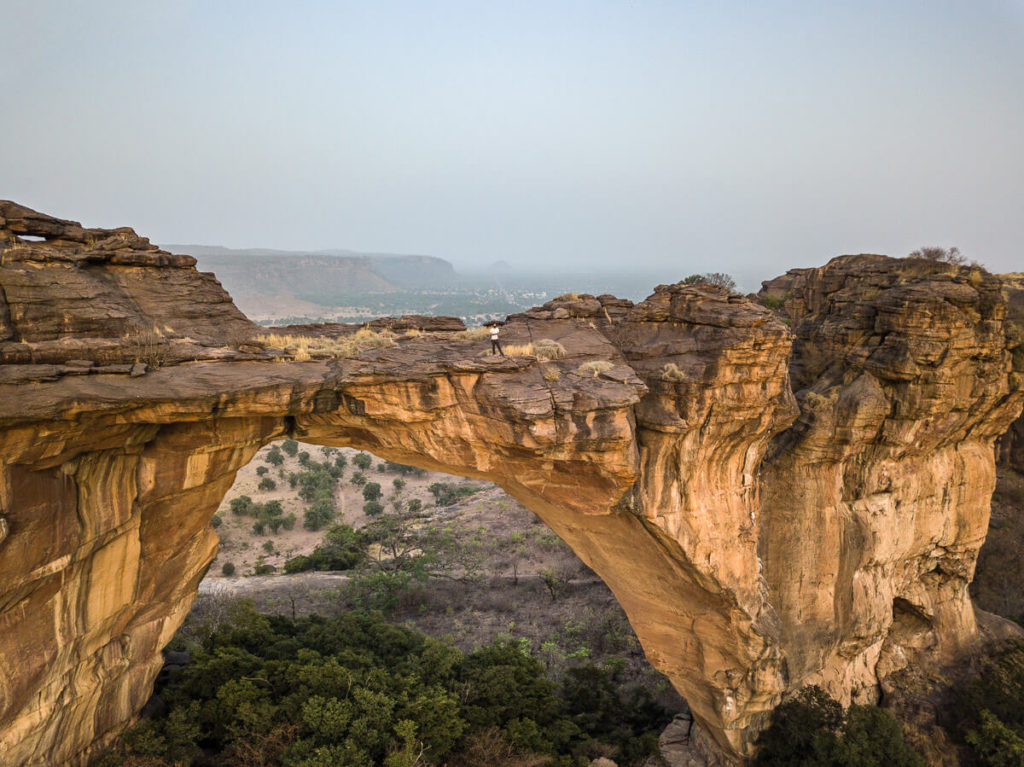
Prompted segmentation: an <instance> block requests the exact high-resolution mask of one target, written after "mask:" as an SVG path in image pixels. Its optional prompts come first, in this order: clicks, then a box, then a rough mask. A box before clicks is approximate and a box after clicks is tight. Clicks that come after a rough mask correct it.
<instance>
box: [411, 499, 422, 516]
mask: <svg viewBox="0 0 1024 767" xmlns="http://www.w3.org/2000/svg"><path fill="white" fill-rule="evenodd" d="M407 508H408V509H409V511H411V512H412V513H413V514H415V513H416V512H417V511H420V510H421V509H422V508H423V501H421V500H420V499H419V498H413V499H412V500H410V501H409V505H408V507H407Z"/></svg>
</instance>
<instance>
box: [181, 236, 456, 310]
mask: <svg viewBox="0 0 1024 767" xmlns="http://www.w3.org/2000/svg"><path fill="white" fill-rule="evenodd" d="M168 248H169V249H171V250H174V251H175V252H178V253H187V254H189V255H191V256H194V257H195V258H196V259H197V260H198V263H197V266H198V267H199V268H201V269H209V270H211V271H213V272H215V273H216V274H217V277H218V279H220V281H221V282H222V283H223V284H224V287H225V288H226V289H227V290H228V291H229V292H230V293H231V295H232V296H234V297H235V298H236V299H240V298H245V299H249V298H255V297H259V296H277V295H293V296H297V297H301V298H303V299H305V300H307V301H313V302H326V303H328V304H332V303H336V302H337V301H339V300H343V298H344V297H345V296H354V295H357V294H365V293H388V292H392V291H396V290H426V289H438V288H444V287H450V286H451V284H452V283H453V281H454V280H455V279H456V274H455V269H454V268H453V267H452V265H451V264H450V263H449V262H448V261H445V260H444V259H442V258H437V257H434V256H412V255H397V254H390V253H356V252H355V251H346V250H323V251H316V252H309V253H306V252H298V251H296V252H290V251H282V250H262V249H255V248H254V249H246V250H236V249H231V248H220V247H210V246H204V245H180V246H175V245H172V246H168Z"/></svg>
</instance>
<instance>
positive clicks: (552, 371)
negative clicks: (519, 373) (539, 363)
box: [540, 365, 562, 382]
mask: <svg viewBox="0 0 1024 767" xmlns="http://www.w3.org/2000/svg"><path fill="white" fill-rule="evenodd" d="M540 374H541V375H542V376H544V380H545V381H549V382H550V381H557V380H558V379H559V378H561V377H562V371H560V370H559V369H558V368H556V367H553V366H551V365H548V366H547V367H545V368H543V369H542V370H541V373H540Z"/></svg>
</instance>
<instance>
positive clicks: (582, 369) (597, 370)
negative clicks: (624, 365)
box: [576, 360, 615, 378]
mask: <svg viewBox="0 0 1024 767" xmlns="http://www.w3.org/2000/svg"><path fill="white" fill-rule="evenodd" d="M613 367H615V365H613V364H612V363H610V362H609V361H608V360H591V361H590V362H584V363H583V364H582V365H580V366H579V367H578V368H576V372H577V373H579V374H580V375H583V374H585V373H593V374H594V378H597V377H598V376H599V375H601V373H604V372H606V371H608V370H611V369H612V368H613Z"/></svg>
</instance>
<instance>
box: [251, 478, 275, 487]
mask: <svg viewBox="0 0 1024 767" xmlns="http://www.w3.org/2000/svg"><path fill="white" fill-rule="evenodd" d="M256 487H258V488H259V489H260V490H276V489H277V483H276V482H275V481H274V480H272V479H271V478H270V477H264V478H263V479H261V480H260V483H259V484H258V485H257V486H256Z"/></svg>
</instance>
